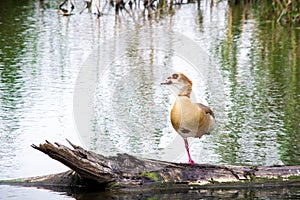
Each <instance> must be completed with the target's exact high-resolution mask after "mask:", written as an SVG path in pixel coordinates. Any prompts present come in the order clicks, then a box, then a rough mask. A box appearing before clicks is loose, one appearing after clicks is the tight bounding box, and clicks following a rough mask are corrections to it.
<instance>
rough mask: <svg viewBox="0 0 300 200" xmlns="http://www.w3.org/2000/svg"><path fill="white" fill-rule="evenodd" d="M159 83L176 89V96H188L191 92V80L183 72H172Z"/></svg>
mask: <svg viewBox="0 0 300 200" xmlns="http://www.w3.org/2000/svg"><path fill="white" fill-rule="evenodd" d="M161 85H169V86H172V88H174V89H176V92H177V94H178V96H187V97H190V95H191V92H192V85H193V83H192V81H191V80H190V79H189V78H188V77H187V76H186V75H184V74H183V73H180V72H178V73H174V74H172V75H171V76H169V77H168V78H167V79H166V80H165V82H163V83H161Z"/></svg>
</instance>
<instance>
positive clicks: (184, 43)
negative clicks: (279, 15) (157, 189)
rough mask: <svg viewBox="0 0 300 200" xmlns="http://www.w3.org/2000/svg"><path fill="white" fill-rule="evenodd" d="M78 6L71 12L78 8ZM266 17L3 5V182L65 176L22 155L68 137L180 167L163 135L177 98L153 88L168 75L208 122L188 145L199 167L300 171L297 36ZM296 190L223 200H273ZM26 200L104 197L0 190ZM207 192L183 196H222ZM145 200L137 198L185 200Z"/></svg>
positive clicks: (175, 139)
mask: <svg viewBox="0 0 300 200" xmlns="http://www.w3.org/2000/svg"><path fill="white" fill-rule="evenodd" d="M76 4H77V11H78V10H80V8H81V7H82V6H83V5H81V3H80V2H76ZM264 9H266V8H264V7H263V6H259V5H246V6H241V7H235V8H230V7H229V6H228V5H227V3H226V2H225V1H221V2H220V3H218V4H216V5H211V4H210V2H208V1H207V2H206V1H201V3H200V5H198V4H193V5H184V6H181V7H175V8H174V10H173V11H172V13H169V14H168V13H166V12H163V11H162V12H159V13H157V14H156V15H153V16H152V18H151V19H149V18H148V17H147V15H146V17H143V15H142V13H141V12H135V15H131V16H130V15H129V14H126V13H123V14H122V15H121V17H120V18H115V16H114V15H113V13H110V14H108V15H104V16H102V17H100V18H99V19H98V18H97V17H95V16H94V15H92V14H88V13H85V12H84V13H83V14H81V15H79V14H75V15H72V16H69V17H65V16H62V15H60V14H59V13H58V12H57V2H56V1H33V0H32V1H31V0H27V1H8V2H5V3H3V2H0V11H1V12H0V13H1V14H0V36H1V38H0V39H1V42H0V172H1V173H0V179H1V180H3V179H13V178H20V177H30V176H39V175H45V174H50V173H56V172H61V171H64V170H66V169H67V168H66V167H64V166H62V165H61V164H60V163H57V162H56V161H52V160H51V159H49V158H48V157H46V156H45V155H43V154H41V153H39V152H37V151H36V150H34V149H32V148H31V147H30V145H31V144H33V143H34V144H39V143H42V142H43V141H44V140H49V141H51V142H60V143H63V144H66V141H65V138H68V139H69V140H70V141H72V142H73V143H76V144H78V145H81V146H84V147H85V148H89V149H91V150H93V151H96V152H98V153H101V154H104V155H114V154H116V153H120V152H126V153H129V154H133V155H138V156H143V157H149V158H154V159H162V160H168V161H174V162H182V161H183V162H184V161H186V159H187V156H186V154H185V150H184V146H183V142H182V139H181V138H180V137H179V136H178V135H177V134H176V132H174V130H173V129H172V127H171V126H170V119H169V111H170V108H171V106H172V103H173V101H174V99H175V97H176V95H175V94H173V93H172V91H171V90H169V89H168V88H165V87H162V86H160V83H161V82H162V81H163V80H165V79H166V78H167V77H168V76H169V75H170V74H171V73H173V72H175V71H181V72H184V73H185V74H186V75H187V76H188V77H189V78H190V79H191V80H192V81H193V94H192V99H193V101H197V102H202V103H204V104H208V105H209V106H210V107H211V108H212V109H213V110H214V112H215V114H216V120H217V126H216V128H215V130H214V131H213V132H212V133H211V134H210V135H206V136H203V137H202V138H201V139H200V140H199V139H191V140H190V143H191V154H192V157H193V158H194V160H195V161H196V162H198V163H210V164H232V165H275V164H285V165H300V152H299V149H300V127H299V125H300V113H299V112H298V111H299V108H300V88H299V87H300V80H299V78H300V71H299V70H300V64H299V63H300V48H299V45H300V29H299V27H292V28H290V27H288V26H281V25H280V24H277V23H276V20H273V19H272V17H270V16H269V15H266V14H264V13H263V12H262V11H263V10H264ZM299 191H300V189H299V188H289V189H287V188H284V189H282V188H281V189H279V188H278V190H276V191H275V192H274V191H270V190H267V189H265V190H249V191H248V190H245V191H233V190H228V191H226V193H227V194H229V193H234V194H238V196H236V197H237V198H242V196H244V197H245V195H246V196H247V197H249V198H250V199H251V198H252V199H253V198H267V197H270V198H274V199H276V198H279V197H280V196H281V197H283V195H286V194H288V195H290V197H291V198H292V197H299ZM223 192H224V191H223ZM24 193H26V194H27V195H28V196H25V197H26V198H27V199H32V198H35V197H36V196H43V195H45V196H47V199H57V198H76V199H85V198H92V197H94V198H95V199H96V198H99V196H103V195H104V194H102V193H101V194H84V195H75V194H70V193H54V192H50V191H47V190H37V189H29V188H19V187H10V186H0V194H1V196H2V195H3V194H5V196H4V198H5V199H18V198H19V197H20V196H23V194H24ZM208 193H209V194H210V195H211V196H209V195H208V196H207V193H206V191H197V192H195V191H191V192H190V193H189V195H190V198H201V197H203V198H210V197H220V196H218V194H217V193H218V192H217V193H211V191H210V192H208ZM12 194H14V195H12ZM30 195H32V196H30ZM89 195H91V196H89ZM105 195H108V196H109V195H110V194H105ZM105 195H104V196H105ZM147 195H148V194H147ZM147 195H146V196H142V197H141V198H148V197H151V196H152V197H153V198H157V199H158V198H181V196H180V195H184V194H183V193H178V194H176V195H175V196H172V194H162V196H160V195H158V196H157V195H156V196H155V195H154V196H153V194H152V195H151V194H149V196H147ZM163 195H165V196H163ZM1 196H0V199H1ZM71 196H72V197H71ZM87 196H88V197H87ZM112 196H113V197H116V194H113V195H112ZM117 196H118V195H117ZM109 197H111V196H109ZM119 197H120V198H127V196H126V195H125V196H124V195H123V196H122V195H120V196H119ZM45 198H46V197H45ZM128 198H130V197H128ZM228 198H232V197H229V196H228Z"/></svg>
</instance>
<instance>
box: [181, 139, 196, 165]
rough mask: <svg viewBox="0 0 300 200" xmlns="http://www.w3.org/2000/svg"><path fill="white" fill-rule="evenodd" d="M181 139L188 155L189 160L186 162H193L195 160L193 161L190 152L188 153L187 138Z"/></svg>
mask: <svg viewBox="0 0 300 200" xmlns="http://www.w3.org/2000/svg"><path fill="white" fill-rule="evenodd" d="M183 140H184V145H185V149H186V152H187V154H188V157H189V162H188V164H195V162H194V161H193V159H192V157H191V154H190V150H189V143H188V140H187V139H183Z"/></svg>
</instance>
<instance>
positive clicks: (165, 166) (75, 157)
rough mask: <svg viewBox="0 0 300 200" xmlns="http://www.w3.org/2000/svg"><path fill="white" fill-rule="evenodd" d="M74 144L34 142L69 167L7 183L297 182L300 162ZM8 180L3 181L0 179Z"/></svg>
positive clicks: (166, 185)
mask: <svg viewBox="0 0 300 200" xmlns="http://www.w3.org/2000/svg"><path fill="white" fill-rule="evenodd" d="M69 143H70V145H71V146H72V148H69V147H67V146H65V145H61V144H58V143H55V144H52V143H50V142H48V141H46V143H44V144H40V145H39V146H36V145H32V147H33V148H35V149H37V150H39V151H41V152H43V153H45V154H47V155H48V156H50V157H51V158H53V159H55V160H57V161H59V162H61V163H63V164H64V165H66V166H68V167H69V168H71V169H72V170H70V171H67V172H64V173H60V174H54V175H48V176H43V177H35V178H29V179H22V180H13V181H10V182H9V184H21V185H26V186H40V187H47V186H48V187H53V186H54V187H55V186H57V187H62V186H66V187H70V186H71V187H81V188H82V187H84V188H93V189H96V190H103V189H123V190H126V189H130V190H133V189H138V190H149V189H159V190H161V189H176V188H177V189H179V188H180V189H191V188H194V189H195V188H211V187H213V188H228V187H229V188H230V187H257V186H259V187H261V186H262V185H264V186H274V185H275V186H278V185H287V184H291V185H298V186H299V185H300V166H258V167H249V166H228V165H221V166H219V165H206V164H205V165H204V164H194V165H189V164H179V163H172V162H165V161H158V160H151V159H144V158H138V157H134V156H131V155H128V154H118V155H117V156H111V157H104V156H102V155H99V154H96V153H94V152H92V151H88V150H85V149H83V148H82V147H80V146H76V145H74V144H72V143H71V142H69ZM3 183H4V184H7V183H8V182H7V181H6V182H2V184H3Z"/></svg>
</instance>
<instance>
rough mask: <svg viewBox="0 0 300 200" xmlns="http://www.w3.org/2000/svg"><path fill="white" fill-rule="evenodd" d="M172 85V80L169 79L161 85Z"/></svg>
mask: <svg viewBox="0 0 300 200" xmlns="http://www.w3.org/2000/svg"><path fill="white" fill-rule="evenodd" d="M172 83H173V82H172V81H171V80H170V79H167V80H166V81H165V82H162V83H161V85H171V84H172Z"/></svg>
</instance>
